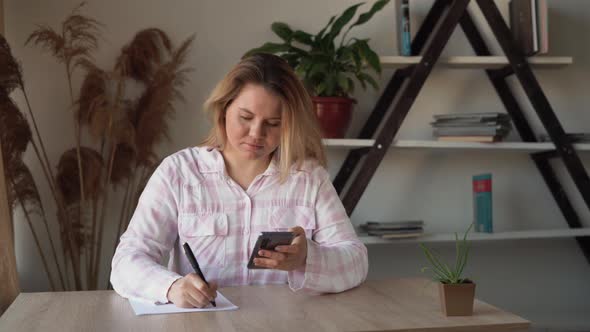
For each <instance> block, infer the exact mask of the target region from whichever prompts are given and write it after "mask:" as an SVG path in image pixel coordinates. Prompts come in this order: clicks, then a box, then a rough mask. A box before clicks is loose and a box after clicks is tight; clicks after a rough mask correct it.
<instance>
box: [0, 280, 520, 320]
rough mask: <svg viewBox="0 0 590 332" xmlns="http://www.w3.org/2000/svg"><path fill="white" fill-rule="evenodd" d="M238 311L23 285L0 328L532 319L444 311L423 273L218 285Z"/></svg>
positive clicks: (490, 310)
mask: <svg viewBox="0 0 590 332" xmlns="http://www.w3.org/2000/svg"><path fill="white" fill-rule="evenodd" d="M220 291H221V292H222V293H223V294H224V295H225V296H226V297H227V298H228V299H229V300H230V301H232V302H233V303H234V304H236V305H238V306H239V307H240V309H239V310H236V311H224V312H200V313H182V314H170V315H149V316H135V314H134V313H133V310H132V309H131V306H130V305H129V303H128V302H127V300H125V299H123V298H122V297H120V296H119V295H117V294H116V293H114V292H113V291H92V292H57V293H23V294H20V295H19V296H18V298H17V299H16V300H15V302H14V303H13V304H12V305H11V306H10V307H9V308H8V310H7V311H6V312H5V313H4V315H3V316H2V317H0V331H141V332H147V331H196V330H199V331H257V332H261V331H302V332H312V331H429V332H432V331H513V330H526V329H527V328H528V326H529V322H528V321H527V320H525V319H523V318H520V317H518V316H516V315H513V314H511V313H508V312H505V311H502V310H500V309H498V308H495V307H493V306H491V305H489V304H486V303H484V302H481V301H476V303H475V308H474V314H473V316H469V317H445V316H443V314H442V313H441V311H440V304H439V300H438V293H437V288H436V284H434V283H433V282H431V281H429V280H426V279H388V280H375V281H368V282H366V283H364V284H363V285H361V286H360V287H358V288H355V289H352V290H349V291H347V292H344V293H340V294H327V295H317V296H310V295H305V294H299V293H293V292H291V290H289V288H288V287H287V286H286V285H285V286H282V285H272V286H271V285H269V286H242V287H227V288H223V289H221V290H220Z"/></svg>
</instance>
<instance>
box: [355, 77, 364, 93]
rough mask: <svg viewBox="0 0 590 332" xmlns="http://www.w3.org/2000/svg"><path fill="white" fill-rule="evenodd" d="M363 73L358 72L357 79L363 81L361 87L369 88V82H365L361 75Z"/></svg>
mask: <svg viewBox="0 0 590 332" xmlns="http://www.w3.org/2000/svg"><path fill="white" fill-rule="evenodd" d="M360 74H361V73H357V74H356V75H355V76H356V79H357V80H358V81H359V82H360V83H361V87H362V88H363V90H367V83H365V80H364V79H363V78H362V77H361V75H360Z"/></svg>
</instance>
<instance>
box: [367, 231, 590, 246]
mask: <svg viewBox="0 0 590 332" xmlns="http://www.w3.org/2000/svg"><path fill="white" fill-rule="evenodd" d="M458 235H459V237H461V234H458ZM576 236H590V227H587V228H576V229H571V228H564V229H548V230H526V231H513V232H500V233H470V234H469V235H468V236H467V240H468V241H492V240H520V239H549V238H567V237H576ZM359 239H360V240H361V241H362V242H363V243H364V244H382V243H421V242H453V241H455V234H454V233H425V234H424V235H422V236H420V237H417V238H411V239H381V238H379V237H376V236H368V235H366V234H365V235H363V234H360V235H359Z"/></svg>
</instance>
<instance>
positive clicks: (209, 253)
mask: <svg viewBox="0 0 590 332" xmlns="http://www.w3.org/2000/svg"><path fill="white" fill-rule="evenodd" d="M178 234H179V237H180V241H181V244H183V243H184V242H187V243H188V244H189V245H190V247H191V249H192V251H193V253H194V254H195V257H196V258H197V262H199V266H202V267H221V266H224V265H225V255H226V241H227V235H228V222H227V215H226V214H225V213H215V214H206V215H198V214H187V215H180V216H179V220H178Z"/></svg>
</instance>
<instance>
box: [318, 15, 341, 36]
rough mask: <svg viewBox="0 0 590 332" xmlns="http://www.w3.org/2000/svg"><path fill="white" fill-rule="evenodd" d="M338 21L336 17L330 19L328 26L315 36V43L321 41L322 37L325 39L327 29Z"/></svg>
mask: <svg viewBox="0 0 590 332" xmlns="http://www.w3.org/2000/svg"><path fill="white" fill-rule="evenodd" d="M335 19H336V16H332V17H331V18H330V21H329V22H328V24H326V26H325V27H324V28H323V29H322V30H320V32H318V34H317V35H316V36H315V41H316V42H318V41H319V40H320V39H322V37H324V33H325V32H326V29H328V28H329V27H330V25H331V24H332V22H334V20H335Z"/></svg>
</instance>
